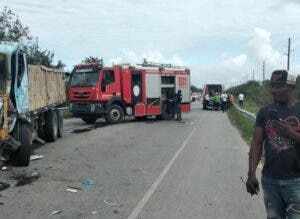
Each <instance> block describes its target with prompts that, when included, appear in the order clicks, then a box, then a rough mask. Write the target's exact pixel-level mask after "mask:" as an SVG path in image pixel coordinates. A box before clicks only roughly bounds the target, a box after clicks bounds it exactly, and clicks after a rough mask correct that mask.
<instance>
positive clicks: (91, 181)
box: [82, 179, 95, 185]
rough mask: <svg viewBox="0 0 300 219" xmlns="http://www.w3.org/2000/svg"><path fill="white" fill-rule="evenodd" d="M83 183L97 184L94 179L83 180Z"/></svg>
mask: <svg viewBox="0 0 300 219" xmlns="http://www.w3.org/2000/svg"><path fill="white" fill-rule="evenodd" d="M82 183H83V184H84V185H94V184H95V182H94V180H92V179H84V180H83V181H82Z"/></svg>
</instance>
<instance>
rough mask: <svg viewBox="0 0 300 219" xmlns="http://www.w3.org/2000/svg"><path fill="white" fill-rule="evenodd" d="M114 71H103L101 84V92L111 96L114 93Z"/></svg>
mask: <svg viewBox="0 0 300 219" xmlns="http://www.w3.org/2000/svg"><path fill="white" fill-rule="evenodd" d="M114 84H115V71H114V70H105V71H103V79H102V82H101V91H102V92H103V93H106V94H113V92H115V86H114Z"/></svg>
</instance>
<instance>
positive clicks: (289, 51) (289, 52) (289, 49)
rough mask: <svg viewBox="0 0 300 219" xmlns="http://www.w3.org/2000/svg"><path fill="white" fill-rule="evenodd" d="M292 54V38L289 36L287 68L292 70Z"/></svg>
mask: <svg viewBox="0 0 300 219" xmlns="http://www.w3.org/2000/svg"><path fill="white" fill-rule="evenodd" d="M290 55H291V38H289V45H288V54H287V70H290Z"/></svg>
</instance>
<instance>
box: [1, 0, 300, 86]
mask: <svg viewBox="0 0 300 219" xmlns="http://www.w3.org/2000/svg"><path fill="white" fill-rule="evenodd" d="M6 6H7V7H8V8H9V9H11V10H12V11H13V12H14V13H15V14H17V15H18V16H19V18H20V19H21V21H22V23H23V24H24V25H26V26H28V27H29V29H30V32H31V34H32V35H33V36H34V37H38V41H39V45H40V46H41V47H42V48H44V49H48V50H51V51H54V53H55V59H56V61H57V60H59V59H61V60H62V61H63V63H65V64H66V70H68V71H70V70H72V68H73V66H74V65H76V64H79V63H80V62H81V60H83V59H84V58H85V57H87V56H96V57H99V58H103V59H104V63H105V65H106V66H111V65H112V63H122V62H130V63H133V64H134V63H141V62H142V60H143V58H146V59H147V60H148V61H153V62H160V63H172V64H175V65H182V66H187V67H189V68H190V69H191V81H192V84H193V85H195V86H197V87H203V85H204V84H205V83H221V84H224V85H225V87H229V86H234V85H236V84H240V83H243V82H245V81H246V80H251V79H253V78H254V79H255V80H262V78H263V73H262V72H263V71H262V69H263V67H262V66H263V61H265V70H266V73H265V77H266V78H269V77H270V74H271V72H272V71H273V70H274V69H284V68H286V66H287V56H286V54H287V45H288V38H289V37H290V38H291V49H292V52H291V63H290V70H291V71H292V72H294V73H295V74H299V73H300V28H299V26H300V25H299V22H300V0H264V1H260V0H248V1H240V0H223V1H218V0H163V1H162V0H72V1H71V0H48V1H40V0H27V1H24V0H0V10H3V8H4V7H6Z"/></svg>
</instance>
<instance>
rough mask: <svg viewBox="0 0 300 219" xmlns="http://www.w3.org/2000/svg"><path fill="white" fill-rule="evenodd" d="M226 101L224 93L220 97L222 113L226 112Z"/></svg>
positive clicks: (226, 97) (226, 96)
mask: <svg viewBox="0 0 300 219" xmlns="http://www.w3.org/2000/svg"><path fill="white" fill-rule="evenodd" d="M227 99H228V95H227V94H226V93H225V92H223V93H222V95H221V100H222V111H223V113H224V112H226V110H227Z"/></svg>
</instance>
